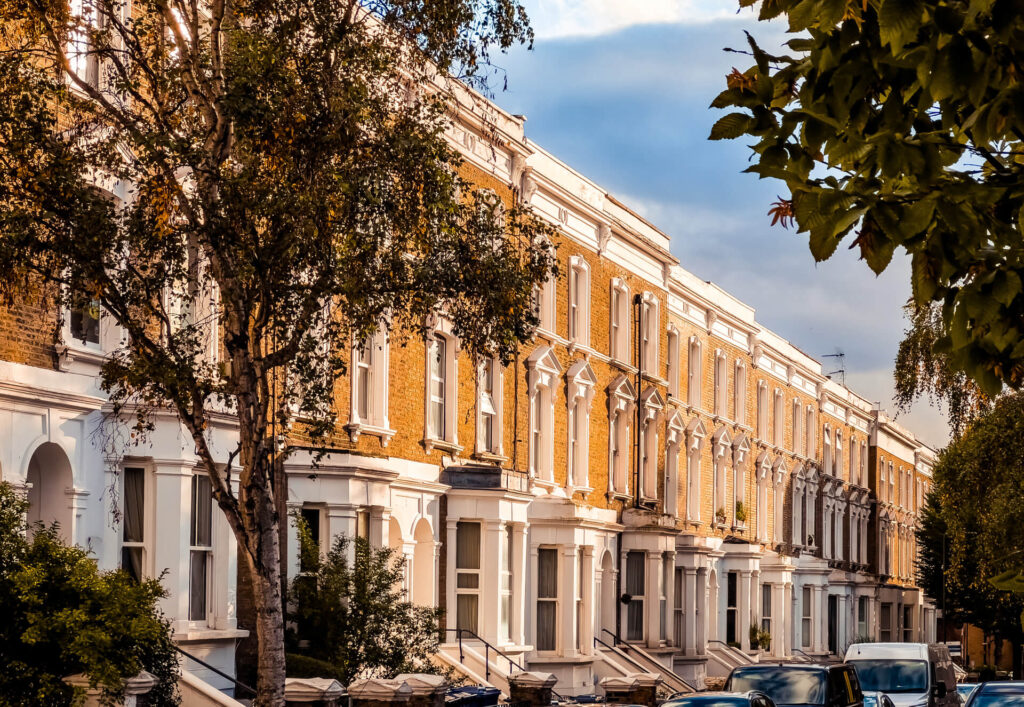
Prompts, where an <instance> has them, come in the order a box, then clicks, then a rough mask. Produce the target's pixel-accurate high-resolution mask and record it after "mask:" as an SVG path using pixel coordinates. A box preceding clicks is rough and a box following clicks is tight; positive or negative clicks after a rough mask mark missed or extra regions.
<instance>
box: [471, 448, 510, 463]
mask: <svg viewBox="0 0 1024 707" xmlns="http://www.w3.org/2000/svg"><path fill="white" fill-rule="evenodd" d="M473 458H474V459H478V460H480V461H482V462H489V463H491V464H497V465H498V466H501V465H502V464H504V463H505V462H507V461H508V457H506V456H504V455H503V454H498V453H495V452H482V451H481V452H473Z"/></svg>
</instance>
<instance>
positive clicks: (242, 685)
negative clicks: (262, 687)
mask: <svg viewBox="0 0 1024 707" xmlns="http://www.w3.org/2000/svg"><path fill="white" fill-rule="evenodd" d="M174 650H176V651H178V652H179V653H181V654H182V655H183V656H185V657H186V658H188V659H189V660H191V661H192V662H193V663H199V665H201V666H203V667H204V668H206V669H207V670H212V671H213V672H215V673H217V675H220V676H221V677H222V678H224V679H225V680H229V681H230V682H231V684H233V685H234V686H235V688H236V689H237V688H242V689H243V690H245V691H246V692H248V693H249V694H250V695H252V696H253V697H255V696H256V690H254V689H252V688H251V687H249V686H248V685H246V684H245V683H244V682H239V681H238V680H236V679H235V678H233V677H231V676H230V675H228V674H227V673H225V672H224V671H223V670H220V669H218V668H215V667H213V666H212V665H210V664H209V663H207V662H206V661H205V660H203V659H201V658H196V657H195V656H194V655H192V654H191V653H189V652H188V651H186V650H184V649H183V648H182V647H181V646H178V645H177V644H174Z"/></svg>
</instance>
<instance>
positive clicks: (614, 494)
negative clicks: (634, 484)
mask: <svg viewBox="0 0 1024 707" xmlns="http://www.w3.org/2000/svg"><path fill="white" fill-rule="evenodd" d="M608 500H609V501H631V500H633V497H632V496H631V495H630V494H628V493H624V492H622V491H609V492H608Z"/></svg>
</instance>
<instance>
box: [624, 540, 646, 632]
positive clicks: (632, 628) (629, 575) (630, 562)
mask: <svg viewBox="0 0 1024 707" xmlns="http://www.w3.org/2000/svg"><path fill="white" fill-rule="evenodd" d="M645 560H646V557H645V555H644V553H643V552H630V553H627V554H626V593H627V594H629V595H630V596H631V597H632V600H631V601H630V602H629V606H628V607H627V608H626V640H629V641H640V640H643V637H644V584H645V582H644V580H645V577H644V570H645V566H644V565H645Z"/></svg>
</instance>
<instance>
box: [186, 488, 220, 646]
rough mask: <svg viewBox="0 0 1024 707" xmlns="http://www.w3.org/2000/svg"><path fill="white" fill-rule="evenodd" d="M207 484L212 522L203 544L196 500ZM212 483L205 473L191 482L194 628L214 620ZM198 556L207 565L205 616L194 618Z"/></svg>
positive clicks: (190, 612) (190, 611)
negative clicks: (199, 530) (207, 539)
mask: <svg viewBox="0 0 1024 707" xmlns="http://www.w3.org/2000/svg"><path fill="white" fill-rule="evenodd" d="M203 484H205V486H206V488H205V491H209V492H210V507H209V511H210V521H209V526H210V527H209V533H210V537H209V542H206V543H204V542H202V541H201V540H202V539H201V538H197V537H196V536H197V533H198V528H197V525H196V524H197V521H198V519H197V517H196V514H197V511H196V498H197V494H199V493H202V492H203V491H204V489H202V488H196V487H197V486H202V485H203ZM211 485H212V482H211V481H210V477H209V475H208V474H207V473H206V472H205V471H194V472H193V474H192V478H191V479H190V480H189V548H188V549H189V558H188V567H189V570H188V572H189V574H188V596H189V601H188V621H189V625H190V626H194V627H207V626H209V625H210V624H211V623H212V620H213V573H214V562H213V561H214V551H213V548H214V534H215V533H214V520H215V516H214V513H213V505H214V501H213V493H212V489H211ZM197 555H202V556H203V558H204V559H203V562H204V563H205V566H206V567H205V570H204V581H205V584H206V586H205V588H204V590H203V591H204V594H205V602H204V603H205V606H204V607H203V608H204V609H205V612H204V614H205V615H204V616H203V617H201V618H199V617H194V614H193V606H192V595H193V591H194V590H193V587H192V580H193V569H192V564H193V563H194V562H195V560H196V556H197Z"/></svg>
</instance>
